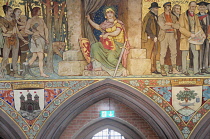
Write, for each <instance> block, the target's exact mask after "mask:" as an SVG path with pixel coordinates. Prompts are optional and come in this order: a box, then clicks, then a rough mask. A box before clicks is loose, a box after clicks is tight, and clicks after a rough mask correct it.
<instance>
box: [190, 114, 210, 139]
mask: <svg viewBox="0 0 210 139" xmlns="http://www.w3.org/2000/svg"><path fill="white" fill-rule="evenodd" d="M209 117H210V112H208V113H207V114H206V115H205V117H204V118H203V119H202V120H201V121H200V122H199V124H198V125H197V126H196V128H195V129H194V130H193V132H192V134H191V136H190V139H208V138H209V136H210V134H209V133H210V126H209V125H210V118H209Z"/></svg>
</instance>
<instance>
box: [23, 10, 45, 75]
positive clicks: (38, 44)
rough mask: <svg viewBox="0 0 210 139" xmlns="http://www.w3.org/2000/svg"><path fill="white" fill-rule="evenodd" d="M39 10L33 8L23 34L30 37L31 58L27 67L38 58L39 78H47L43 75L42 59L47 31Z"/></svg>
mask: <svg viewBox="0 0 210 139" xmlns="http://www.w3.org/2000/svg"><path fill="white" fill-rule="evenodd" d="M40 15H41V10H40V8H39V7H34V8H33V9H32V11H31V16H32V18H31V19H29V20H28V21H27V24H26V27H25V33H27V34H28V35H32V38H31V48H30V51H31V52H32V53H33V56H32V58H31V59H30V60H29V62H28V64H29V66H30V65H32V64H33V62H34V61H35V60H36V58H37V57H38V58H39V70H40V76H42V77H49V76H48V75H46V74H45V73H44V69H43V59H44V48H45V45H46V43H49V41H48V29H47V26H46V24H45V22H44V20H43V19H42V18H40V17H39V16H40Z"/></svg>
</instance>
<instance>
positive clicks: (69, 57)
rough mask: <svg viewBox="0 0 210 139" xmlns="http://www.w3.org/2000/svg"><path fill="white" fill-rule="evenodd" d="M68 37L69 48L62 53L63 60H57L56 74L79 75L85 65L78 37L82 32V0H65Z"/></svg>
mask: <svg viewBox="0 0 210 139" xmlns="http://www.w3.org/2000/svg"><path fill="white" fill-rule="evenodd" d="M66 5H67V21H68V31H69V36H68V39H69V41H70V45H71V50H69V51H66V52H64V53H63V61H61V62H59V65H58V66H59V67H58V75H60V76H81V75H82V74H83V71H84V68H85V66H86V65H87V62H86V60H85V59H84V57H83V55H82V52H81V50H80V46H79V41H78V40H79V39H80V38H81V36H82V35H81V34H82V9H81V8H82V1H81V0H66Z"/></svg>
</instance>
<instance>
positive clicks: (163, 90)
mask: <svg viewBox="0 0 210 139" xmlns="http://www.w3.org/2000/svg"><path fill="white" fill-rule="evenodd" d="M153 89H154V90H155V91H156V92H158V93H159V94H160V95H162V96H163V98H164V99H165V100H166V101H168V102H170V100H171V97H172V93H171V87H153Z"/></svg>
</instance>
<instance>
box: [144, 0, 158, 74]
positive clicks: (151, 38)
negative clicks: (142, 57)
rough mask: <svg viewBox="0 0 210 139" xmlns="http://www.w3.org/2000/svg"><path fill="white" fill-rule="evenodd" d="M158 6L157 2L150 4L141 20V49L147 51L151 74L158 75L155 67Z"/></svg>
mask: <svg viewBox="0 0 210 139" xmlns="http://www.w3.org/2000/svg"><path fill="white" fill-rule="evenodd" d="M159 8H160V7H159V6H158V3H157V2H153V3H151V6H150V7H149V10H150V11H149V12H148V13H147V14H146V16H145V17H144V19H143V23H142V36H141V37H142V48H144V49H146V50H147V58H148V59H151V62H152V67H151V72H152V73H155V74H160V72H158V71H157V67H156V56H157V54H158V53H157V51H158V38H157V37H158V33H159V30H160V27H159V25H158V22H157V21H158V9H159Z"/></svg>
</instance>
